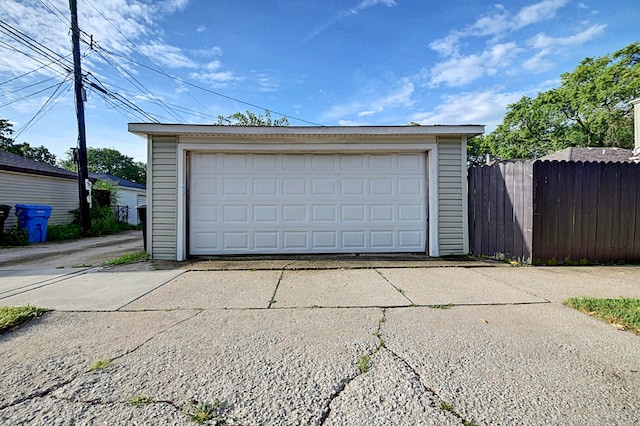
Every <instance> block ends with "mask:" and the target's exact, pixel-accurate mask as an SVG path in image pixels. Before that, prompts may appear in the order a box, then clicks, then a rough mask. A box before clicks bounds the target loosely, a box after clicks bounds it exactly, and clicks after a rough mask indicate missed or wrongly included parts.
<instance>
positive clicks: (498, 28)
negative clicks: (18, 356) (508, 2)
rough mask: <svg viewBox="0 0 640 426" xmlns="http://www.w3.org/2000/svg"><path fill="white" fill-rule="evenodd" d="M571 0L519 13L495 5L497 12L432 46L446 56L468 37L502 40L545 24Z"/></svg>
mask: <svg viewBox="0 0 640 426" xmlns="http://www.w3.org/2000/svg"><path fill="white" fill-rule="evenodd" d="M568 1H569V0H543V1H541V2H538V3H535V4H532V5H530V6H525V7H523V8H521V9H520V10H519V11H518V12H517V13H515V14H514V13H511V12H509V11H508V10H507V9H506V8H505V7H504V6H502V5H500V4H498V5H495V11H494V12H493V13H490V14H487V15H485V16H482V17H480V18H478V19H477V20H476V21H475V22H474V23H473V24H471V25H469V26H467V27H465V28H463V29H462V30H454V31H452V32H451V33H449V34H448V35H447V36H445V37H443V38H441V39H437V40H435V41H433V42H431V43H430V44H429V47H430V48H431V49H433V50H435V51H436V52H438V53H440V54H441V55H444V56H450V55H454V54H457V53H458V51H459V43H460V40H461V39H463V38H465V37H488V36H492V37H497V38H500V37H502V36H503V35H504V34H505V33H508V32H512V31H516V30H519V29H521V28H524V27H527V26H530V25H533V24H537V23H539V22H543V21H546V20H548V19H551V18H553V17H554V16H555V14H556V12H557V11H558V10H559V9H560V8H562V7H563V6H565V5H566V4H567V3H568Z"/></svg>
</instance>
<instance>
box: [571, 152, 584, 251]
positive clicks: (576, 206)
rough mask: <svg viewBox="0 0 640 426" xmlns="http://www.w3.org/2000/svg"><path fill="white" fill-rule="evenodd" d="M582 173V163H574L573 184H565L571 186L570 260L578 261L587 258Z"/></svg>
mask: <svg viewBox="0 0 640 426" xmlns="http://www.w3.org/2000/svg"><path fill="white" fill-rule="evenodd" d="M583 171H584V163H576V165H575V173H574V175H573V182H572V183H571V182H567V183H568V184H572V185H573V194H572V196H573V213H572V217H573V238H572V247H571V260H574V261H580V260H582V259H586V258H587V250H586V244H585V242H587V241H588V239H586V240H585V235H583V233H584V232H583V225H584V226H588V223H587V224H583V214H582V212H583V195H582V190H583V186H582V183H583Z"/></svg>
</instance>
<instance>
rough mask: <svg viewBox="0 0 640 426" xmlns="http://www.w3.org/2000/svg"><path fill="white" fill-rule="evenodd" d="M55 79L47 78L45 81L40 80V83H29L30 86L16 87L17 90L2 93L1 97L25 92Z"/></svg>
mask: <svg viewBox="0 0 640 426" xmlns="http://www.w3.org/2000/svg"><path fill="white" fill-rule="evenodd" d="M55 78H56V77H49V78H47V79H46V80H41V81H38V82H36V83H31V84H28V85H26V86H22V87H18V88H17V89H13V90H9V91H8V92H4V93H3V94H2V96H7V95H11V94H13V93H16V92H20V91H22V90H25V89H28V88H30V87H33V86H37V85H39V84H43V83H46V82H47V81H51V80H54V79H55Z"/></svg>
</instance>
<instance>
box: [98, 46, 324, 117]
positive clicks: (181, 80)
mask: <svg viewBox="0 0 640 426" xmlns="http://www.w3.org/2000/svg"><path fill="white" fill-rule="evenodd" d="M107 52H108V53H109V54H110V55H113V56H117V57H118V58H122V59H124V60H126V61H129V62H132V63H134V64H136V65H138V66H141V67H143V68H146V69H148V70H151V71H153V72H156V73H158V74H161V75H163V76H165V77H168V78H170V79H172V80H176V81H179V82H181V83H184V84H186V85H187V86H191V87H194V88H196V89H200V90H202V91H204V92H208V93H211V94H213V95H216V96H220V97H222V98H225V99H229V100H231V101H234V102H238V103H240V104H243V105H248V106H250V107H253V108H258V109H262V110H265V111H269V112H270V113H273V114H276V115H279V116H282V117H287V118H290V119H292V120H296V121H300V122H302V123H307V124H311V125H313V126H320V127H323V125H322V124H319V123H314V122H313V121H309V120H304V119H302V118H298V117H294V116H292V115H287V114H284V113H281V112H278V111H274V110H272V109H269V108H266V107H263V106H260V105H256V104H253V103H251V102H246V101H243V100H240V99H237V98H234V97H232V96H227V95H225V94H223V93H220V92H216V91H215V90H211V89H207V88H206V87H202V86H198V85H197V84H194V83H190V82H188V81H186V80H183V79H181V78H180V77H176V76H174V75H171V74H168V73H166V72H164V71H160V70H156V69H154V68H152V67H150V66H148V65H145V64H143V63H140V62H138V61H135V60H133V59H131V58H127V57H126V56H123V55H120V54H118V53H115V52H111V51H107Z"/></svg>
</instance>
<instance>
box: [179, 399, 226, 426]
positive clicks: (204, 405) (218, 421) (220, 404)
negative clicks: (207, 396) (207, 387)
mask: <svg viewBox="0 0 640 426" xmlns="http://www.w3.org/2000/svg"><path fill="white" fill-rule="evenodd" d="M226 408H227V403H226V401H219V400H217V399H216V400H215V401H213V402H198V401H192V402H191V404H190V405H189V406H188V407H187V408H186V409H185V410H184V413H185V414H186V415H187V417H189V420H191V421H192V422H194V423H198V424H202V423H204V422H206V421H209V420H211V421H213V424H214V425H223V424H225V423H226V421H227V415H226V413H225V411H226Z"/></svg>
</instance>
